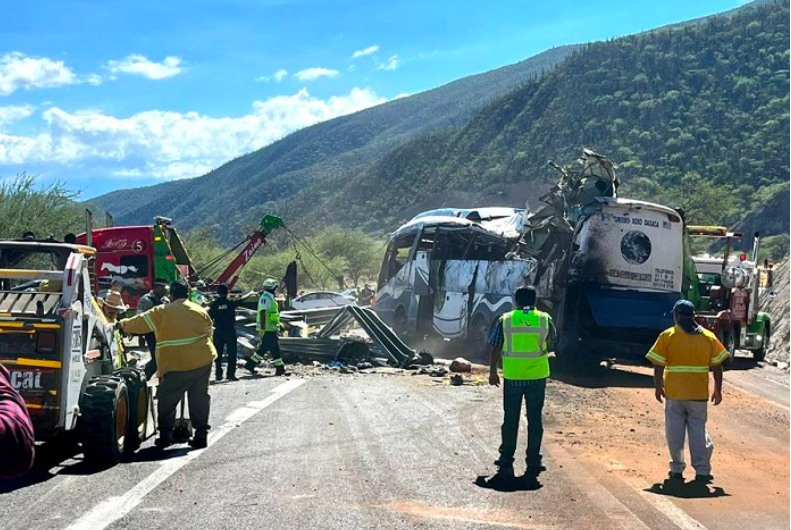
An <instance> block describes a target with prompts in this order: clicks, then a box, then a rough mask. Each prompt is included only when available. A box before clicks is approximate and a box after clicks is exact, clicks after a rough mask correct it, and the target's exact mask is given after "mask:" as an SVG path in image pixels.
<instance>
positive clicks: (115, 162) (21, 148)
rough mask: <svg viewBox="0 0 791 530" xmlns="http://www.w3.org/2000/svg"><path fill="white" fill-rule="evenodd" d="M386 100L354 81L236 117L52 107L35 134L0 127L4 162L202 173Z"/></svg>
mask: <svg viewBox="0 0 791 530" xmlns="http://www.w3.org/2000/svg"><path fill="white" fill-rule="evenodd" d="M385 101H386V100H385V98H381V97H378V96H377V95H376V94H375V93H374V92H373V91H371V90H369V89H361V88H354V89H352V90H351V91H350V92H349V93H348V94H345V95H341V96H334V97H330V98H328V99H326V100H324V99H318V98H315V97H313V96H311V95H310V94H309V93H308V91H307V90H306V89H302V90H300V91H299V92H297V93H296V94H292V95H283V96H276V97H272V98H269V99H267V100H265V101H255V102H254V103H253V105H252V110H251V112H250V113H248V114H247V115H244V116H241V117H237V118H228V117H220V118H214V117H210V116H205V115H202V114H200V113H197V112H187V113H179V112H169V111H160V110H150V111H145V112H141V113H138V114H134V115H132V116H130V117H128V118H118V117H115V116H111V115H108V114H104V113H103V112H101V111H97V110H92V111H81V112H67V111H65V110H62V109H60V108H57V107H52V108H49V109H47V110H45V111H44V112H43V113H42V114H41V116H42V119H43V120H44V122H45V124H46V129H45V132H42V133H40V134H38V135H35V136H14V135H9V134H4V133H2V132H0V167H1V166H3V165H23V164H24V165H25V166H26V167H27V168H28V169H29V170H31V171H34V170H36V168H38V167H43V166H47V167H49V168H52V167H53V165H54V166H55V168H56V169H57V167H58V165H68V166H69V167H72V168H73V167H75V166H76V167H81V168H82V167H85V168H91V167H97V166H101V167H102V168H104V169H103V170H106V172H107V173H106V174H111V175H113V176H116V177H118V178H141V177H158V178H164V179H176V178H183V177H196V176H199V175H202V174H204V173H206V172H208V171H210V170H211V169H213V168H216V167H218V166H220V165H221V164H223V163H224V162H226V161H228V160H230V159H232V158H235V157H237V156H239V155H242V154H244V153H247V152H250V151H254V150H256V149H259V148H261V147H264V146H266V145H268V144H270V143H272V142H274V141H276V140H278V139H280V138H283V137H284V136H286V135H287V134H289V133H291V132H293V131H295V130H297V129H302V128H305V127H309V126H310V125H314V124H316V123H318V122H320V121H325V120H329V119H331V118H335V117H337V116H342V115H345V114H350V113H352V112H356V111H358V110H362V109H365V108H368V107H372V106H374V105H378V104H380V103H384V102H385ZM7 112H8V114H9V115H10V116H21V115H22V114H24V112H23V111H18V110H16V111H7ZM72 171H73V170H72Z"/></svg>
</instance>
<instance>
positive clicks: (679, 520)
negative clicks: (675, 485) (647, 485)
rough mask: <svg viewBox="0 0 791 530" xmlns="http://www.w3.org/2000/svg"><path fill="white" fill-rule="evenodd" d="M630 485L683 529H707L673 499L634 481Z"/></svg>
mask: <svg viewBox="0 0 791 530" xmlns="http://www.w3.org/2000/svg"><path fill="white" fill-rule="evenodd" d="M630 485H631V486H632V487H633V488H634V489H636V490H637V492H638V493H639V494H640V495H641V496H642V497H643V498H644V499H645V500H647V501H648V502H650V503H651V504H653V505H654V508H656V509H657V510H659V511H660V512H661V513H662V515H664V516H665V517H667V518H668V519H670V520H671V521H672V522H673V524H675V525H676V526H678V527H679V528H681V530H707V529H706V527H705V526H703V525H702V524H701V523H699V522H698V521H697V520H695V519H693V518H692V517H690V516H689V515H688V514H687V512H685V511H684V510H682V509H681V508H679V507H678V506H676V504H675V503H673V501H671V500H669V499H666V498H665V497H662V496H661V495H657V494H656V493H651V492H648V491H645V490H644V488H643V486H637V485H635V484H632V483H630Z"/></svg>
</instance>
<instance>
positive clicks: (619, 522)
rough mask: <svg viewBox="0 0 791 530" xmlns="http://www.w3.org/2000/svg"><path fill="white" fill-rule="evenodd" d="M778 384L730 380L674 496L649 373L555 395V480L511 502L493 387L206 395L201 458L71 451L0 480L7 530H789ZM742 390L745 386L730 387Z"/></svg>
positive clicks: (427, 381)
mask: <svg viewBox="0 0 791 530" xmlns="http://www.w3.org/2000/svg"><path fill="white" fill-rule="evenodd" d="M743 367H744V368H749V366H747V365H745V366H743ZM753 372H755V373H753ZM767 374H768V376H769V377H764V375H766V374H763V375H762V372H756V370H747V369H745V370H738V369H737V370H733V371H731V372H729V373H728V374H727V375H726V380H727V381H729V384H727V386H726V392H725V401H724V402H723V404H722V405H721V406H719V407H716V408H714V407H711V408H710V430H711V434H712V437H713V438H714V441H715V444H716V450H715V456H714V470H713V473H714V475H715V477H716V478H715V481H714V483H713V484H712V485H710V486H708V487H705V486H703V487H700V486H695V485H693V484H691V483H687V484H685V485H684V486H683V487H676V488H673V487H669V486H668V485H666V484H665V483H664V482H663V479H664V477H665V475H666V460H667V456H666V450H665V446H664V439H663V431H662V425H663V423H662V407H661V405H659V404H658V403H656V402H655V401H654V400H653V399H654V398H653V391H652V389H651V379H650V372H649V370H648V369H646V368H619V367H616V368H613V369H610V370H607V371H606V372H602V373H600V374H597V375H596V376H595V377H587V378H569V377H561V376H559V378H558V379H553V380H552V381H550V384H549V387H548V394H547V407H546V411H545V430H546V439H545V451H544V453H545V459H546V465H547V471H546V472H544V473H543V474H541V476H540V477H539V480H538V482H537V483H533V482H529V481H524V482H522V483H520V484H519V488H517V490H516V491H499V490H497V489H492V488H490V487H488V486H491V484H488V485H487V481H486V478H485V477H490V476H491V475H492V473H493V471H494V466H493V461H494V460H495V459H496V457H497V446H498V443H499V424H500V420H501V403H500V395H499V390H498V389H496V388H493V387H489V386H483V385H481V386H475V385H472V384H465V385H464V386H461V387H454V386H449V385H447V384H444V382H443V381H441V380H438V379H432V378H429V377H428V376H410V375H408V374H399V373H385V374H367V375H363V374H355V375H340V374H325V375H319V376H316V377H304V378H297V377H291V378H286V379H284V378H279V379H276V378H264V379H243V380H241V381H239V382H235V383H219V384H215V385H212V387H211V394H212V425H213V429H212V434H211V437H210V446H209V447H208V448H207V449H205V450H202V451H190V450H188V448H186V447H184V446H175V447H174V448H172V449H169V450H167V451H165V452H164V453H160V452H157V451H156V450H154V449H153V448H152V447H151V445H152V441H151V440H149V441H148V442H146V444H144V447H143V449H141V451H139V453H137V454H136V455H135V456H134V457H133V458H132V459H131V461H129V462H125V463H122V464H120V465H118V466H115V467H113V468H110V469H107V470H103V471H95V470H91V469H88V468H86V467H85V465H84V464H83V463H82V461H81V455H79V454H73V453H74V452H73V451H71V452H70V451H65V450H58V449H56V448H54V447H52V446H44V447H41V448H40V449H39V463H38V465H37V467H36V469H35V470H34V471H33V472H32V473H31V474H29V475H28V476H26V477H25V478H23V479H17V480H13V481H0V528H2V529H9V530H11V529H13V530H19V529H25V530H39V529H40V530H62V529H68V530H103V529H105V528H107V529H112V530H122V529H130V530H132V529H134V530H136V529H146V530H156V529H163V530H174V529H193V528H195V529H201V530H220V529H233V530H244V529H248V528H249V529H257V530H258V529H260V530H266V529H273V530H274V529H277V530H283V529H290V528H295V529H296V528H322V529H330V530H335V529H337V530H341V529H369V528H381V529H403V528H440V529H484V528H497V529H500V528H506V529H507V528H514V529H564V528H569V529H571V528H574V529H579V530H587V529H609V528H613V529H642V530H644V529H684V530H689V529H698V530H700V529H711V530H714V529H723V530H729V529H738V530H744V529H745V528H750V529H759V528H760V529H762V530H764V529H775V528H778V529H779V528H788V527H789V410H788V387H787V386H785V389H784V390H783V391H782V392H776V391H775V390H774V389H772V390H771V391H768V392H762V391H761V390H756V388H759V389H760V388H761V385H760V384H759V382H760V381H761V380H764V381H769V379H772V378H774V379H776V380H777V381H780V382H779V383H778V382H777V381H775V382H766V383H765V385H778V384H779V385H782V384H783V380H785V381H786V383H785V384H786V385H787V379H788V375H787V374H785V376H784V377H783V374H781V373H780V372H777V373H774V372H773V373H768V372H767ZM474 380H475V379H474V376H473V378H472V379H470V381H474ZM744 381H747V386H750V385H751V388H746V390H747V391H742V390H739V389H738V388H736V386H735V385H739V384H742V383H743V382H744ZM468 382H469V381H468ZM730 383H733V384H730ZM781 390H782V389H781ZM775 394H776V395H775ZM783 396H785V401H783V400H782V399H781V398H782V397H783ZM520 442H521V444H523V443H524V439H522V440H520ZM523 450H524V449H523V445H520V448H519V451H520V452H521V451H523ZM691 477H692V471H691V470H689V471H688V479H689V478H691ZM501 489H502V488H501Z"/></svg>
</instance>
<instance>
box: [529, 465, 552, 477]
mask: <svg viewBox="0 0 791 530" xmlns="http://www.w3.org/2000/svg"><path fill="white" fill-rule="evenodd" d="M546 470H547V468H546V466H545V465H544V464H528V466H527V468H526V469H525V475H527V476H530V477H537V476H538V475H540V474H541V472H542V471H546Z"/></svg>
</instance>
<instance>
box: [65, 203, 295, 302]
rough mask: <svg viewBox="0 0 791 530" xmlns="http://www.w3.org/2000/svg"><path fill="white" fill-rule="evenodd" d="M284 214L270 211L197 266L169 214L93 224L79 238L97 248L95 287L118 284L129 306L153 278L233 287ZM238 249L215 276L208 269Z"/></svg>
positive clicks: (101, 289) (204, 286)
mask: <svg viewBox="0 0 791 530" xmlns="http://www.w3.org/2000/svg"><path fill="white" fill-rule="evenodd" d="M283 226H284V225H283V221H282V220H281V219H280V217H277V216H274V215H267V216H264V217H263V218H262V219H261V222H260V224H259V225H258V226H257V227H256V228H255V229H254V230H253V231H252V232H251V233H250V234H249V235H248V236H247V237H246V238H245V239H244V240H242V241H241V242H239V243H238V244H237V245H235V246H234V247H232V248H231V249H230V250H228V251H227V252H225V253H224V254H222V255H220V256H218V257H217V258H216V259H215V260H212V261H211V262H209V263H208V264H206V266H205V267H203V269H202V270H198V269H197V268H196V266H195V264H194V263H193V261H192V260H191V259H190V256H189V253H188V252H187V248H186V246H185V245H184V241H183V239H182V238H181V237H180V236H179V233H178V231H177V230H176V228H175V226H173V222H172V220H171V219H169V218H167V217H162V216H157V217H155V218H154V223H153V224H152V225H141V226H108V227H104V228H92V227H91V224H90V222H89V223H88V226H87V228H86V232H85V233H82V234H79V235H78V236H77V242H78V243H80V244H83V245H88V246H94V247H95V248H96V274H95V275H94V277H93V280H94V285H93V288H94V289H95V290H96V292H97V293H99V294H100V295H101V294H102V293H103V292H104V291H106V290H108V289H110V288H111V287H112V286H113V285H115V286H117V287H120V290H121V292H122V296H123V299H124V303H125V304H126V305H127V306H128V307H129V309H130V310H134V309H135V308H136V307H137V301H138V300H139V299H140V297H141V296H143V295H144V294H146V293H147V292H148V291H150V290H151V289H152V288H153V284H154V279H157V278H161V279H164V280H167V281H174V280H184V281H186V282H188V283H189V284H190V285H191V286H195V287H197V288H198V289H199V290H203V291H209V292H212V291H215V290H216V288H217V286H219V285H220V284H223V283H224V284H226V285H228V288H229V289H232V288H233V286H234V285H235V284H236V282H237V281H238V280H239V274H240V272H241V270H242V268H243V267H244V266H245V265H246V264H247V263H248V262H249V261H250V259H251V258H252V257H253V255H255V253H256V251H258V249H259V248H261V247H262V246H263V245H265V244H266V236H267V235H269V233H270V232H272V231H273V230H275V229H276V228H281V227H283ZM235 251H239V253H238V255H237V256H236V257H235V258H234V259H233V260H232V261H231V263H230V264H229V265H228V266H227V267H226V268H225V270H223V271H222V272H221V273H220V274H219V275H218V276H217V279H216V280H215V279H212V278H206V277H205V276H204V275H205V273H206V272H207V271H209V270H210V269H211V268H213V267H215V266H217V265H218V264H219V262H221V261H222V260H223V259H225V258H226V257H228V256H230V255H231V254H232V253H233V252H235Z"/></svg>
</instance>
